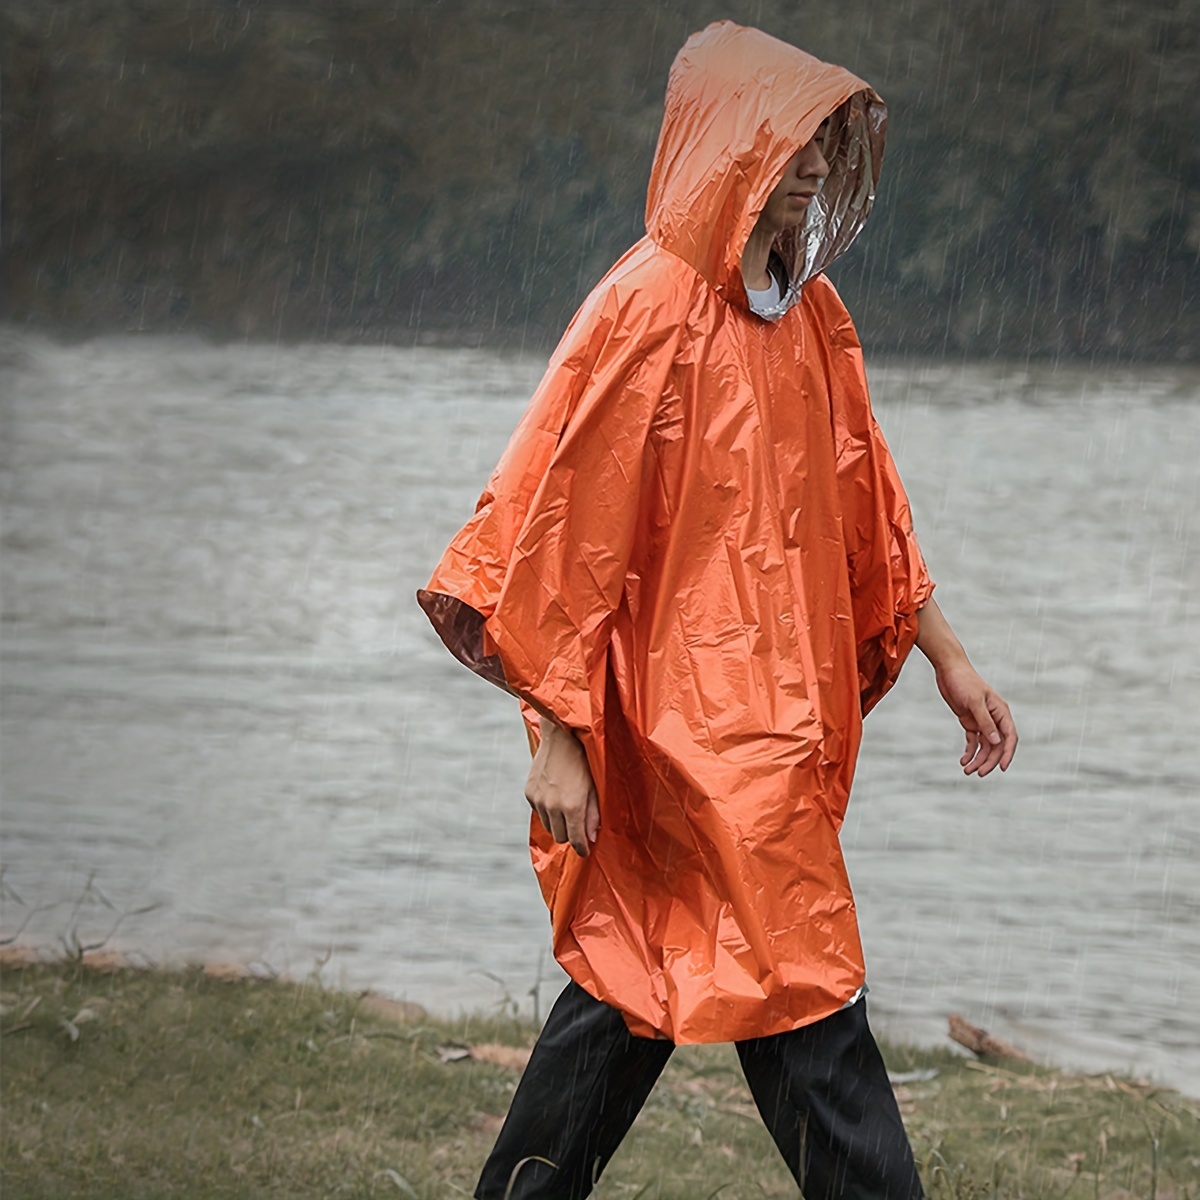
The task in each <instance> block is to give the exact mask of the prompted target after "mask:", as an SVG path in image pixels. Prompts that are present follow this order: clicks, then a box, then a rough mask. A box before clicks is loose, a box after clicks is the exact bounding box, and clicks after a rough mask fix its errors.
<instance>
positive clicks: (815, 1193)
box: [737, 1000, 925, 1200]
mask: <svg viewBox="0 0 1200 1200" xmlns="http://www.w3.org/2000/svg"><path fill="white" fill-rule="evenodd" d="M737 1050H738V1056H739V1057H740V1058H741V1060H742V1070H743V1071H744V1072H745V1073H746V1081H747V1082H748V1083H749V1084H750V1091H751V1092H752V1093H753V1095H754V1102H755V1104H757V1105H758V1111H759V1112H760V1113H761V1114H762V1118H763V1120H764V1121H766V1123H767V1128H768V1129H770V1131H771V1135H772V1137H774V1139H775V1144H776V1145H777V1146H778V1147H779V1149H780V1152H781V1153H782V1154H783V1157H784V1159H785V1160H786V1161H787V1165H788V1167H789V1169H790V1170H791V1172H792V1174H793V1175H794V1176H795V1177H796V1182H797V1183H798V1184H799V1185H800V1190H801V1192H803V1194H804V1200H921V1198H922V1197H923V1196H924V1194H925V1193H924V1192H923V1191H922V1190H921V1181H920V1179H919V1177H918V1176H917V1169H916V1165H915V1163H914V1162H913V1156H912V1148H911V1146H910V1145H909V1142H908V1135H907V1134H906V1133H905V1132H904V1124H903V1122H902V1121H901V1119H900V1110H899V1108H898V1107H897V1105H896V1097H895V1095H894V1094H893V1092H892V1087H891V1084H890V1083H889V1082H888V1077H887V1069H886V1068H885V1067H884V1065H883V1059H882V1057H881V1056H880V1054H879V1048H878V1047H877V1046H876V1045H875V1039H874V1038H873V1037H872V1036H871V1030H870V1028H869V1026H868V1025H867V1006H866V1001H865V1000H859V1001H858V1002H857V1003H856V1004H852V1005H851V1006H850V1007H849V1008H846V1009H843V1010H842V1011H841V1012H837V1013H834V1014H833V1015H832V1016H830V1017H826V1018H825V1019H824V1020H822V1021H817V1022H816V1023H815V1024H813V1025H806V1026H804V1027H803V1028H801V1029H795V1030H792V1031H791V1032H790V1033H780V1034H775V1035H774V1036H773V1037H763V1038H753V1039H751V1040H750V1041H745V1042H738V1044H737Z"/></svg>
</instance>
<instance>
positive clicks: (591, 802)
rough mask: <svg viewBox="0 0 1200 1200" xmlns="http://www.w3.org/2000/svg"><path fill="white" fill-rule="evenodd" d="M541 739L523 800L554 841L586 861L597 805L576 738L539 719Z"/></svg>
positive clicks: (595, 826) (597, 817)
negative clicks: (572, 848)
mask: <svg viewBox="0 0 1200 1200" xmlns="http://www.w3.org/2000/svg"><path fill="white" fill-rule="evenodd" d="M541 725H542V731H541V732H542V737H541V742H540V743H539V745H538V748H537V753H536V754H535V755H534V756H533V766H532V767H530V769H529V778H528V779H527V780H526V781H525V799H526V800H528V801H529V804H530V807H531V808H532V809H533V811H534V812H535V813H537V815H538V818H539V819H540V820H541V822H542V825H543V826H545V829H546V832H547V833H549V834H550V835H551V836H552V837H553V838H554V840H555V841H556V842H570V843H571V845H572V846H573V847H574V849H575V853H576V854H578V855H579V856H580V858H587V856H588V850H589V847H590V846H591V844H592V843H593V842H594V841H595V840H596V836H597V834H598V833H599V832H600V802H599V801H598V800H597V798H596V785H595V783H594V782H593V781H592V772H591V770H590V768H589V767H588V761H587V755H586V754H585V753H584V750H583V746H582V745H581V744H580V741H579V739H578V738H577V737H576V736H575V735H574V734H573V733H572V732H571V731H570V730H569V729H564V728H563V727H562V726H561V725H558V724H555V722H553V721H551V720H549V719H548V718H547V717H542V721H541Z"/></svg>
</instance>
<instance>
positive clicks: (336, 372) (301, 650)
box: [0, 330, 1200, 1093]
mask: <svg viewBox="0 0 1200 1200" xmlns="http://www.w3.org/2000/svg"><path fill="white" fill-rule="evenodd" d="M540 370H541V363H539V362H536V361H533V360H529V359H517V358H505V357H502V356H499V355H496V354H492V353H487V352H480V351H446V350H396V349H365V348H354V349H346V348H339V347H328V346H320V347H311V346H310V347H299V348H294V347H293V348H274V347H224V348H214V347H210V346H206V345H202V344H200V343H192V342H186V341H175V340H166V339H157V338H156V339H138V340H125V339H106V340H100V341H94V342H90V343H85V344H82V345H73V346H65V347H64V346H58V345H55V344H53V343H51V342H49V341H45V340H42V339H40V338H37V337H33V336H28V335H25V334H23V333H16V332H13V331H11V330H10V331H7V332H4V333H2V334H0V395H2V401H0V421H2V426H0V434H2V435H3V437H2V440H3V449H2V451H0V454H2V456H3V457H2V463H0V467H2V474H0V489H2V492H0V495H2V501H3V510H4V541H3V558H2V560H0V570H2V577H0V579H2V586H3V601H4V618H5V621H4V626H3V680H2V683H3V727H2V731H3V744H2V747H0V749H2V751H3V759H2V763H3V787H4V806H3V858H4V863H5V873H4V876H3V886H2V887H0V892H2V893H3V913H2V916H3V928H4V931H5V934H6V935H12V934H13V933H15V932H17V931H18V930H20V931H22V936H23V937H26V938H29V939H32V940H40V941H42V942H46V941H53V940H56V939H67V940H71V939H78V940H81V941H84V942H90V941H100V940H103V939H105V938H106V937H108V938H109V939H110V941H109V944H111V945H116V946H123V947H129V948H136V949H138V950H140V951H142V952H144V953H146V954H148V955H150V956H152V957H156V958H175V959H187V958H203V959H242V960H253V961H259V962H263V963H267V964H270V965H271V966H272V967H274V968H277V969H281V970H290V971H291V972H293V973H295V974H300V975H305V974H308V973H309V972H311V971H313V970H315V969H317V968H318V964H322V963H323V965H321V966H320V970H321V976H322V978H324V979H326V980H328V981H330V982H332V983H339V984H344V985H348V986H373V987H377V988H380V989H382V990H385V991H389V992H391V993H394V994H396V995H404V996H408V997H410V998H413V999H416V1000H419V1001H421V1002H423V1003H425V1004H428V1005H431V1006H433V1007H435V1008H441V1009H447V1008H454V1007H458V1006H460V1005H468V1006H479V1005H484V1006H486V1005H491V1004H494V1003H498V1002H502V1001H504V1000H505V998H506V997H508V998H511V999H514V1000H517V1001H520V1002H521V1003H522V1004H524V1005H525V1006H528V1005H529V1003H530V998H529V994H530V992H531V991H533V990H538V991H539V993H540V1000H541V1007H542V1011H545V1006H546V1004H547V1003H548V1001H549V1000H550V998H551V996H552V994H553V990H554V987H555V986H556V984H557V980H558V976H557V975H556V970H557V969H556V968H554V967H553V964H551V963H549V957H548V953H547V951H546V945H547V940H548V939H547V921H546V918H545V914H544V910H543V909H542V907H541V903H540V900H539V899H538V896H537V892H536V888H535V886H534V884H533V880H532V875H531V872H530V870H529V867H528V863H527V859H526V852H525V833H526V821H527V809H526V806H525V802H524V800H523V798H522V794H521V784H522V781H523V778H524V771H525V762H526V751H525V746H524V739H523V735H522V732H521V728H520V722H519V720H518V718H517V714H516V711H515V707H514V704H513V702H511V701H510V700H508V699H507V698H506V697H504V696H503V695H502V694H500V693H499V692H498V691H496V690H495V689H492V688H490V687H488V686H487V685H486V684H484V683H482V682H480V681H478V680H476V679H475V678H474V677H473V676H471V675H470V674H469V673H468V672H466V671H465V670H463V669H462V668H461V667H459V666H458V665H457V664H456V663H454V662H453V660H452V659H451V658H450V657H449V655H448V654H446V652H445V651H444V650H443V649H442V648H441V646H440V644H439V643H438V642H437V640H436V638H435V637H434V635H433V634H432V632H431V630H430V629H429V628H428V626H427V625H426V623H425V620H424V617H423V616H422V615H421V614H420V612H419V611H418V610H417V608H416V606H415V604H414V603H413V600H412V594H413V591H414V589H415V588H416V587H418V586H419V585H420V584H422V583H423V582H424V580H425V578H426V576H427V574H428V572H429V569H430V567H431V566H432V564H433V562H434V561H435V559H436V558H437V556H438V554H439V552H440V550H441V549H442V547H443V546H444V544H445V542H446V541H447V540H448V538H449V537H450V535H451V534H452V533H453V531H454V530H455V529H456V528H457V527H458V525H459V524H461V522H462V521H463V520H464V519H465V517H466V515H467V514H468V513H469V512H470V510H471V507H472V505H473V504H474V501H475V498H476V495H477V493H478V491H479V489H480V487H481V485H482V483H483V481H484V478H485V477H486V475H487V473H488V471H489V469H490V467H491V466H492V464H493V462H494V460H495V458H496V456H497V455H498V453H499V450H500V448H501V447H502V445H503V443H504V441H505V439H506V437H507V434H508V432H509V430H510V429H511V427H512V425H513V424H514V423H515V420H516V418H517V415H518V414H519V412H520V410H521V408H522V406H523V405H524V403H525V400H526V399H527V397H528V395H529V393H530V391H531V390H532V388H533V386H534V384H535V383H536V381H537V378H538V376H539V374H540ZM872 378H873V385H874V391H875V396H876V405H877V410H878V413H879V416H880V419H881V421H882V423H883V425H884V428H885V430H886V431H887V432H888V435H889V437H890V440H891V442H892V446H893V450H894V451H895V453H896V456H897V458H898V460H899V462H900V465H901V469H902V472H903V474H904V477H905V480H906V482H907V484H908V487H909V490H910V493H911V496H912V500H913V506H914V510H915V514H916V519H917V523H918V528H919V530H920V532H921V535H922V542H923V545H924V547H925V550H926V554H927V557H928V559H929V561H930V566H931V569H932V571H933V573H934V576H935V578H937V579H938V580H939V581H940V590H939V598H940V600H941V603H942V607H943V608H944V609H945V610H946V611H947V613H948V614H949V615H950V617H951V619H952V621H953V622H954V623H955V625H956V627H957V628H958V630H959V632H960V634H961V635H962V637H963V640H964V641H965V642H966V644H967V647H968V649H969V650H970V652H971V653H972V656H973V657H974V659H975V660H976V663H977V664H978V665H979V666H980V667H981V669H982V670H983V671H984V673H985V675H987V676H988V677H989V678H991V680H992V681H993V682H994V683H995V684H996V685H997V686H998V687H999V688H1000V689H1001V690H1002V691H1003V692H1004V693H1005V694H1006V695H1007V696H1008V697H1009V699H1010V700H1011V701H1012V702H1013V704H1014V707H1015V709H1016V712H1017V715H1018V718H1019V721H1020V725H1021V729H1022V735H1023V741H1022V746H1021V750H1020V754H1019V757H1018V760H1017V763H1016V764H1015V766H1014V768H1013V770H1012V771H1010V772H1009V774H1008V775H1007V776H1006V777H1003V778H1000V777H996V776H993V777H992V778H989V779H987V780H985V781H982V782H980V781H975V780H964V779H962V778H961V776H960V775H959V773H958V769H957V765H956V759H957V755H958V753H959V750H960V745H959V739H958V734H957V732H956V725H955V723H954V722H953V719H952V718H951V717H950V716H949V714H948V713H947V712H946V710H945V709H944V708H942V706H941V702H940V701H939V700H938V699H937V696H936V693H935V690H934V688H933V684H932V678H931V676H930V674H929V672H928V670H927V668H926V667H925V665H924V663H923V662H921V661H914V662H913V663H912V664H911V665H910V667H909V669H908V670H907V671H906V674H905V677H904V679H903V680H902V682H901V684H900V686H899V687H898V688H897V690H896V692H895V693H894V694H893V695H892V696H891V697H890V698H889V699H888V700H887V701H885V703H884V704H883V705H882V706H881V707H880V708H879V709H878V710H877V711H876V713H875V714H873V715H872V717H871V719H870V720H869V722H868V732H867V739H866V745H865V748H864V757H863V761H862V765H861V768H860V773H859V780H858V784H857V788H856V794H855V797H854V800H853V802H852V804H851V811H850V817H849V819H848V821H847V825H846V829H845V835H844V840H845V842H846V847H847V857H848V860H849V863H850V868H851V872H852V875H853V878H854V880H855V886H856V892H857V896H858V900H859V908H860V912H861V917H862V923H863V932H864V937H865V941H866V944H867V952H868V962H869V966H870V976H871V983H872V1007H873V1012H874V1014H875V1016H876V1019H877V1023H878V1024H879V1025H881V1026H882V1027H883V1028H885V1029H887V1030H890V1031H891V1032H896V1033H900V1034H902V1035H909V1036H913V1037H917V1038H920V1039H923V1040H940V1039H942V1038H943V1037H944V1028H945V1017H946V1014H947V1013H948V1012H951V1011H958V1012H961V1013H963V1014H964V1015H965V1016H967V1017H968V1018H969V1019H971V1020H973V1021H975V1022H976V1023H980V1024H984V1025H987V1026H988V1027H989V1028H991V1029H993V1031H995V1032H997V1033H999V1034H1001V1035H1002V1036H1006V1037H1009V1038H1010V1039H1012V1040H1016V1041H1018V1042H1020V1043H1022V1044H1024V1045H1025V1046H1027V1047H1029V1048H1030V1049H1032V1050H1033V1051H1034V1052H1035V1053H1036V1054H1039V1055H1041V1056H1043V1057H1046V1058H1049V1059H1053V1060H1056V1061H1060V1062H1064V1063H1069V1064H1078V1065H1083V1066H1087V1067H1093V1068H1102V1067H1103V1068H1126V1069H1132V1070H1134V1071H1137V1072H1140V1073H1143V1074H1145V1073H1151V1074H1153V1075H1155V1076H1156V1077H1158V1078H1160V1079H1162V1080H1164V1081H1167V1082H1170V1083H1173V1084H1175V1085H1177V1086H1182V1087H1184V1088H1186V1089H1188V1090H1191V1091H1193V1092H1198V1093H1200V1005H1198V1004H1197V1000H1198V999H1200V919H1198V918H1200V871H1197V869H1196V866H1197V859H1198V857H1200V856H1198V854H1197V851H1198V850H1200V811H1198V804H1197V801H1198V798H1200V756H1198V754H1197V750H1196V735H1195V722H1196V714H1197V713H1198V712H1200V639H1197V638H1196V635H1195V630H1196V626H1197V619H1198V618H1200V600H1198V599H1197V597H1198V596H1200V567H1198V565H1197V563H1198V561H1200V545H1198V540H1197V517H1196V513H1197V508H1198V500H1200V496H1198V495H1197V492H1198V490H1200V487H1198V482H1197V480H1198V472H1197V468H1196V464H1197V462H1200V377H1198V376H1197V374H1196V373H1195V372H1192V371H1185V370H1182V369H1180V370H1155V371H1136V370H1132V369H1121V370H1094V371H1092V370H1082V369H1074V368H1072V369H1059V370H1054V369H1052V368H1050V367H1034V368H1030V369H1016V368H1004V367H997V366H994V365H977V366H972V365H968V366H953V367H952V366H938V367H921V366H913V365H892V366H880V367H876V369H875V370H874V371H873V373H872ZM147 906H153V907H152V908H151V909H150V911H138V910H141V909H144V908H146V907H147ZM114 929H115V932H114ZM326 959H327V960H328V961H326Z"/></svg>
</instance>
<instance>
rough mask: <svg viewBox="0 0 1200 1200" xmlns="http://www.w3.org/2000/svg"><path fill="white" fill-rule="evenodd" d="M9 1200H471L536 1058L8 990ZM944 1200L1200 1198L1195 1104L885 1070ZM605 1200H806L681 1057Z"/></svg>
mask: <svg viewBox="0 0 1200 1200" xmlns="http://www.w3.org/2000/svg"><path fill="white" fill-rule="evenodd" d="M0 993H2V995H0V1000H2V1002H3V1008H4V1013H3V1018H2V1021H0V1039H2V1040H0V1056H2V1057H0V1096H2V1099H3V1132H2V1134H0V1190H2V1194H3V1196H4V1197H5V1200H26V1198H28V1200H34V1198H43V1197H44V1198H46V1200H51V1198H53V1200H71V1198H73V1197H85V1196H86V1197H99V1198H109V1197H111V1198H113V1200H117V1198H118V1197H119V1198H120V1200H149V1198H151V1197H160V1196H187V1197H197V1198H214V1200H215V1198H217V1197H258V1196H289V1197H317V1196H322V1197H325V1196H328V1197H342V1196H344V1197H358V1196H385V1197H407V1198H409V1200H412V1198H413V1197H416V1198H417V1200H434V1198H439V1197H443V1196H445V1197H453V1196H461V1195H469V1194H470V1192H471V1189H472V1187H473V1186H474V1182H475V1178H476V1175H477V1172H478V1169H479V1166H480V1164H481V1163H482V1160H483V1158H484V1156H485V1155H486V1153H487V1150H488V1148H489V1147H490V1145H491V1142H492V1139H493V1138H494V1136H495V1133H496V1130H497V1129H498V1128H499V1123H500V1120H501V1118H502V1116H503V1114H504V1112H505V1109H506V1107H507V1104H508V1100H509V1098H510V1096H511V1094H512V1091H513V1088H514V1086H515V1084H516V1080H517V1073H516V1071H515V1070H513V1069H511V1068H509V1067H505V1066H502V1065H496V1064H493V1063H488V1062H478V1061H474V1060H464V1061H457V1062H443V1061H442V1058H441V1056H439V1053H438V1048H439V1047H442V1046H445V1045H446V1044H448V1043H469V1044H476V1045H478V1044H481V1043H500V1044H505V1045H513V1046H528V1045H529V1044H530V1043H531V1041H532V1037H533V1030H532V1029H531V1027H530V1026H529V1025H527V1024H525V1023H522V1022H519V1021H516V1020H514V1019H510V1018H506V1017H471V1018H465V1019H462V1020H458V1021H435V1020H431V1019H426V1018H424V1017H423V1016H419V1015H416V1014H413V1015H412V1018H411V1019H409V1020H407V1021H404V1020H396V1019H392V1018H389V1017H387V1016H384V1015H380V1014H379V1013H376V1012H373V1011H369V1010H370V1008H371V1005H370V1003H369V1002H364V1000H363V998H362V997H359V996H354V995H347V994H344V993H339V992H331V991H326V990H324V989H323V988H321V987H319V986H316V985H296V984H282V983H277V982H264V981H256V980H241V981H238V982H233V983H224V982H219V981H217V980H214V979H210V978H207V977H206V976H204V975H203V974H202V973H200V972H199V971H190V972H185V973H159V972H136V971H130V970H125V971H119V972H117V973H115V974H98V973H96V972H94V971H89V970H86V969H84V968H83V967H82V966H80V965H79V964H72V963H68V964H61V965H55V966H46V965H39V966H31V967H25V968H22V969H10V970H6V971H5V972H4V975H3V977H2V978H0ZM887 1054H888V1059H889V1063H890V1065H891V1066H892V1068H893V1069H894V1070H910V1069H915V1068H922V1067H924V1068H930V1067H933V1068H936V1069H937V1070H938V1075H937V1077H936V1078H935V1079H932V1080H929V1081H927V1082H924V1083H918V1084H909V1085H907V1086H905V1085H902V1086H901V1087H900V1088H899V1089H898V1092H899V1095H900V1099H901V1105H902V1108H903V1110H904V1113H905V1119H906V1121H907V1123H908V1126H909V1130H910V1132H911V1133H912V1136H913V1142H914V1146H915V1148H916V1151H917V1155H918V1159H919V1160H920V1162H921V1163H922V1168H923V1175H924V1178H925V1180H926V1184H927V1186H928V1187H929V1189H930V1194H931V1197H933V1198H935V1200H943V1198H945V1200H949V1198H951V1197H953V1198H955V1200H958V1198H961V1200H968V1198H971V1200H974V1198H983V1197H989V1198H991V1197H997V1198H1017V1197H1021V1198H1026V1197H1028V1198H1030V1200H1042V1198H1045V1200H1067V1198H1074V1200H1097V1198H1104V1200H1116V1198H1131V1197H1133V1198H1136V1200H1200V1182H1198V1181H1200V1106H1198V1105H1197V1104H1196V1103H1195V1102H1192V1101H1189V1100H1186V1099H1184V1098H1182V1097H1180V1096H1178V1095H1175V1094H1174V1093H1170V1092H1165V1091H1161V1090H1158V1089H1154V1088H1151V1087H1149V1086H1145V1085H1141V1084H1134V1083H1129V1082H1127V1081H1124V1080H1118V1079H1113V1078H1110V1077H1102V1078H1099V1077H1084V1076H1074V1075H1066V1074H1062V1073H1059V1072H1052V1071H1045V1070H1038V1069H1034V1068H1020V1069H1016V1070H1010V1069H1007V1068H1001V1067H987V1066H982V1065H980V1064H976V1063H973V1062H968V1061H966V1060H964V1059H961V1058H958V1057H956V1056H955V1055H954V1054H952V1053H951V1052H949V1051H948V1050H947V1051H925V1050H914V1049H910V1048H891V1049H890V1050H888V1052H887ZM595 1195H596V1196H597V1197H598V1198H600V1200H616V1198H618V1197H628V1198H629V1200H633V1198H634V1197H638V1198H640V1200H684V1198H687V1200H704V1198H706V1197H709V1196H716V1195H720V1196H721V1197H723V1198H725V1200H737V1198H739V1197H760V1196H768V1197H769V1196H795V1195H796V1191H795V1187H794V1185H793V1184H792V1182H791V1180H790V1177H789V1175H788V1174H787V1172H786V1170H785V1169H784V1167H783V1165H782V1163H781V1161H780V1160H779V1158H778V1154H777V1153H776V1151H775V1149H774V1147H773V1146H772V1144H771V1142H770V1140H769V1138H768V1137H767V1134H766V1132H765V1131H764V1130H763V1128H762V1125H761V1123H760V1121H759V1120H758V1117H757V1115H756V1114H755V1112H754V1109H753V1106H752V1105H751V1103H750V1100H749V1096H748V1094H747V1092H746V1088H745V1085H744V1083H743V1082H742V1079H741V1076H740V1074H739V1072H738V1069H737V1065H736V1059H735V1057H734V1055H733V1052H732V1050H731V1048H729V1047H690V1048H684V1049H682V1050H680V1051H679V1052H678V1053H677V1054H676V1055H675V1057H674V1058H673V1060H672V1062H671V1065H670V1067H669V1068H668V1070H667V1072H666V1074H665V1075H664V1077H663V1079H662V1081H661V1082H660V1084H659V1086H658V1087H657V1088H656V1090H655V1092H654V1094H653V1095H652V1097H651V1099H650V1102H649V1103H648V1104H647V1106H646V1109H645V1111H644V1113H643V1115H642V1117H641V1119H640V1120H639V1122H638V1124H637V1125H636V1127H635V1129H634V1131H633V1133H632V1134H631V1136H630V1137H629V1139H628V1140H627V1142H626V1144H625V1146H624V1147H622V1150H621V1152H620V1154H618V1156H617V1157H616V1158H615V1159H614V1160H613V1162H612V1164H611V1165H610V1167H609V1170H608V1172H607V1173H606V1174H605V1177H604V1179H603V1181H602V1182H601V1184H600V1186H599V1187H598V1188H597V1190H596V1192H595Z"/></svg>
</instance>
